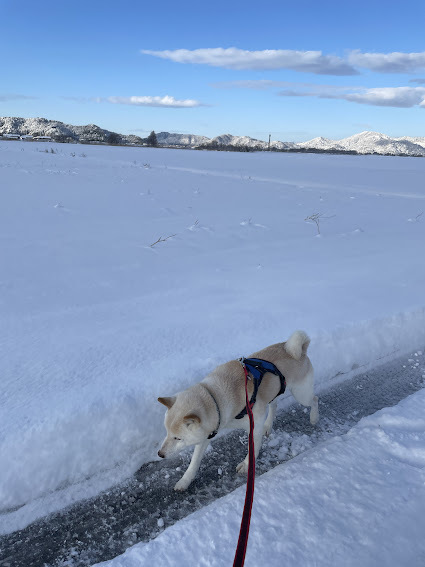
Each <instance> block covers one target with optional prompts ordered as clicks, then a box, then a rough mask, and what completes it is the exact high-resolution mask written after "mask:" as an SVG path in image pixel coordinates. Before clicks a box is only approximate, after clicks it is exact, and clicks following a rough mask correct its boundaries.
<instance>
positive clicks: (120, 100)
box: [105, 95, 207, 108]
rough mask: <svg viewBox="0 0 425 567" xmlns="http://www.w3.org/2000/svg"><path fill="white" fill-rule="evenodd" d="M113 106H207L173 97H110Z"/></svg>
mask: <svg viewBox="0 0 425 567" xmlns="http://www.w3.org/2000/svg"><path fill="white" fill-rule="evenodd" d="M105 100H106V101H107V102H110V103H112V104H129V105H133V106H156V107H161V108H194V107H197V106H207V105H205V104H202V103H201V102H199V101H197V100H192V99H186V100H177V99H175V98H174V97H173V96H169V95H166V96H162V97H161V96H128V97H124V96H110V97H108V98H107V99H105Z"/></svg>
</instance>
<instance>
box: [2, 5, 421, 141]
mask: <svg viewBox="0 0 425 567" xmlns="http://www.w3.org/2000/svg"><path fill="white" fill-rule="evenodd" d="M0 13H1V20H2V34H1V42H2V50H1V55H0V63H1V82H0V116H23V117H35V116H42V117H45V118H49V119H55V120H61V121H63V122H66V123H70V124H88V123H95V124H98V125H99V126H101V127H103V128H107V129H109V130H114V131H116V132H121V133H135V134H138V135H141V136H144V135H146V133H149V132H150V131H151V130H155V131H156V132H160V131H169V132H181V133H192V134H203V135H206V136H210V137H212V136H216V135H219V134H224V133H231V134H235V135H249V136H252V137H255V138H259V139H268V134H269V133H270V134H271V135H272V139H274V140H283V141H305V140H309V139H311V138H313V137H316V136H325V137H329V138H333V139H339V138H343V137H346V136H350V135H352V134H355V133H357V132H360V131H363V130H375V131H379V132H383V133H385V134H388V135H391V136H403V135H410V136H425V32H424V29H425V28H424V22H425V2H423V1H411V0H407V1H405V2H399V1H397V2H395V1H392V0H391V1H387V2H385V3H384V2H382V1H381V0H369V1H368V2H364V1H363V0H360V1H357V2H355V3H348V2H339V1H338V2H337V1H327V0H322V1H320V2H317V0H316V1H314V2H313V1H310V0H304V1H303V2H297V1H292V2H286V1H285V0H280V1H274V0H269V1H268V2H251V1H244V2H242V1H239V0H238V1H233V2H232V1H227V2H224V1H222V0H215V1H214V2H208V3H206V2H199V1H198V2H194V1H192V0H188V1H185V2H169V1H168V0H166V1H162V2H141V1H139V2H135V1H133V0H129V1H123V2H121V3H117V2H110V1H108V0H104V1H98V0H93V1H90V0H86V1H85V2H82V1H80V0H73V1H70V2H61V1H58V0H55V2H53V1H51V0H43V2H34V1H33V0H31V1H28V0H23V1H19V2H18V1H17V0H8V1H3V0H0Z"/></svg>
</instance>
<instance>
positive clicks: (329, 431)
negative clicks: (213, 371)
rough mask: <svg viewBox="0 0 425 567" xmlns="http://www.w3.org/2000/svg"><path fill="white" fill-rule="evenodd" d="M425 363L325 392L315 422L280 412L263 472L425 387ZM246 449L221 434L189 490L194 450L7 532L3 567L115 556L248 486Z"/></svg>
mask: <svg viewBox="0 0 425 567" xmlns="http://www.w3.org/2000/svg"><path fill="white" fill-rule="evenodd" d="M424 367H425V356H424V355H423V354H421V355H418V353H415V354H413V355H412V356H411V357H402V358H400V359H398V360H396V361H392V362H388V363H386V364H384V365H382V366H380V367H378V368H376V369H374V370H371V371H368V372H365V373H363V374H359V375H357V376H356V377H354V378H353V379H351V380H349V381H345V382H342V383H340V384H337V385H335V386H334V387H333V388H331V389H330V390H328V391H327V392H326V393H323V394H322V395H321V398H320V412H321V419H320V421H319V424H318V425H317V426H316V427H315V428H314V427H312V426H311V425H310V423H309V421H308V415H307V414H306V412H305V410H304V408H302V407H301V406H298V405H296V406H291V407H289V409H287V410H285V411H283V412H280V413H279V414H278V415H277V418H276V422H275V427H274V430H273V432H272V434H271V436H270V438H269V439H268V440H265V442H264V444H263V450H262V452H261V454H260V458H259V460H258V462H257V474H262V473H264V472H266V471H267V470H270V469H271V468H272V467H274V466H276V465H277V464H279V463H282V462H284V461H286V460H289V459H291V458H292V457H294V456H296V455H297V454H299V453H301V452H303V451H305V450H307V449H309V448H310V447H312V446H313V445H315V444H317V443H320V442H322V441H324V440H325V439H329V438H330V437H333V436H335V435H342V434H344V433H346V432H347V431H348V430H349V429H350V428H351V427H352V426H353V425H354V424H355V423H357V422H358V421H359V420H360V419H361V418H362V417H364V416H366V415H370V414H372V413H374V412H376V411H377V410H379V409H381V408H384V407H388V406H392V405H395V404H397V403H398V402H399V401H400V400H402V399H404V398H405V397H406V396H408V395H410V394H412V393H413V392H415V391H417V390H419V389H420V388H422V387H424V386H425V380H424V378H423V377H422V376H423V375H424ZM245 451H246V437H245V436H244V435H243V434H241V433H240V432H233V433H231V434H229V435H227V436H225V437H222V438H219V439H217V440H216V441H215V442H214V443H213V444H212V449H211V450H210V451H209V453H207V455H206V456H205V458H204V460H203V463H202V465H201V469H200V471H199V473H198V476H197V478H196V480H195V481H194V482H193V484H192V485H191V487H190V488H189V490H188V491H187V492H186V493H183V494H180V493H176V492H174V491H173V486H174V484H175V482H176V481H177V480H178V478H179V477H180V476H181V475H182V471H183V470H184V468H185V467H186V466H187V465H188V462H189V459H190V453H187V454H186V455H184V456H183V457H181V458H176V459H173V460H170V461H160V462H154V463H148V464H146V465H144V466H143V467H142V468H141V469H140V470H139V471H138V472H137V473H136V474H135V475H134V476H133V477H132V478H131V479H129V480H128V481H127V482H126V483H123V484H121V485H119V486H117V487H115V488H114V489H112V490H109V491H107V492H105V493H102V494H101V495H99V497H97V498H95V499H91V500H88V501H85V502H82V503H80V504H78V505H75V506H74V507H72V508H68V509H66V510H63V511H62V512H60V513H57V514H54V515H51V516H50V517H48V518H46V519H45V520H42V521H38V522H36V523H34V524H32V525H30V526H29V527H28V528H26V529H24V530H21V531H18V532H15V533H13V534H10V535H7V536H4V537H2V538H0V566H1V567H12V566H13V567H39V566H41V565H43V566H46V567H47V566H49V567H50V566H52V567H53V566H55V567H59V566H64V565H67V566H72V567H80V566H88V565H91V564H93V563H95V562H98V561H103V560H106V559H110V558H112V557H115V556H116V555H118V554H120V553H122V552H123V551H124V550H125V549H126V548H128V547H129V546H131V545H133V544H134V543H136V542H138V541H148V540H149V539H152V538H154V537H155V536H156V535H158V533H159V532H160V531H162V529H163V527H164V526H169V525H171V524H173V523H175V522H176V521H178V520H180V519H181V518H183V517H185V516H187V515H188V514H190V513H192V512H194V511H195V510H197V509H199V508H201V507H202V506H205V505H206V504H208V503H210V502H212V501H213V500H215V499H216V498H218V497H220V496H223V495H224V494H227V493H228V492H231V491H232V490H234V489H235V488H236V487H237V486H240V485H241V484H243V483H244V482H245V480H244V479H243V478H241V477H238V476H237V475H236V474H235V466H236V464H237V463H238V462H239V461H240V460H241V459H242V458H243V456H244V454H245ZM180 469H181V470H180Z"/></svg>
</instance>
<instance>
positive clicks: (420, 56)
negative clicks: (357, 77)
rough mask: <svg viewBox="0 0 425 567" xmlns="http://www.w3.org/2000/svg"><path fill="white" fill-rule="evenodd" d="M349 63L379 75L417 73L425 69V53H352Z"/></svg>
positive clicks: (356, 51) (349, 56)
mask: <svg viewBox="0 0 425 567" xmlns="http://www.w3.org/2000/svg"><path fill="white" fill-rule="evenodd" d="M348 63H349V64H351V65H353V66H354V67H362V68H364V69H370V70H371V71H375V72H377V73H416V72H418V71H423V70H424V69H425V51H423V52H421V53H400V52H397V51H395V52H393V53H361V51H360V50H355V51H351V52H350V53H349V55H348Z"/></svg>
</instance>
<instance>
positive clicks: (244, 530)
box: [233, 364, 255, 567]
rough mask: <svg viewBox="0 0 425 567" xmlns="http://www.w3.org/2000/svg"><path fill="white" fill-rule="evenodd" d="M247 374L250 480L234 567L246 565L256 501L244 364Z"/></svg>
mask: <svg viewBox="0 0 425 567" xmlns="http://www.w3.org/2000/svg"><path fill="white" fill-rule="evenodd" d="M243 369H244V372H245V396H246V411H247V414H248V417H249V439H248V449H249V453H248V454H249V463H248V479H247V482H246V493H245V505H244V509H243V514H242V521H241V529H240V531H239V540H238V546H237V548H236V553H235V559H234V560H233V567H243V564H244V563H245V554H246V547H247V545H248V536H249V524H250V522H251V510H252V503H253V501H254V480H255V454H254V416H253V415H252V409H251V404H250V403H249V398H248V370H247V369H246V366H245V365H244V364H243Z"/></svg>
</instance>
